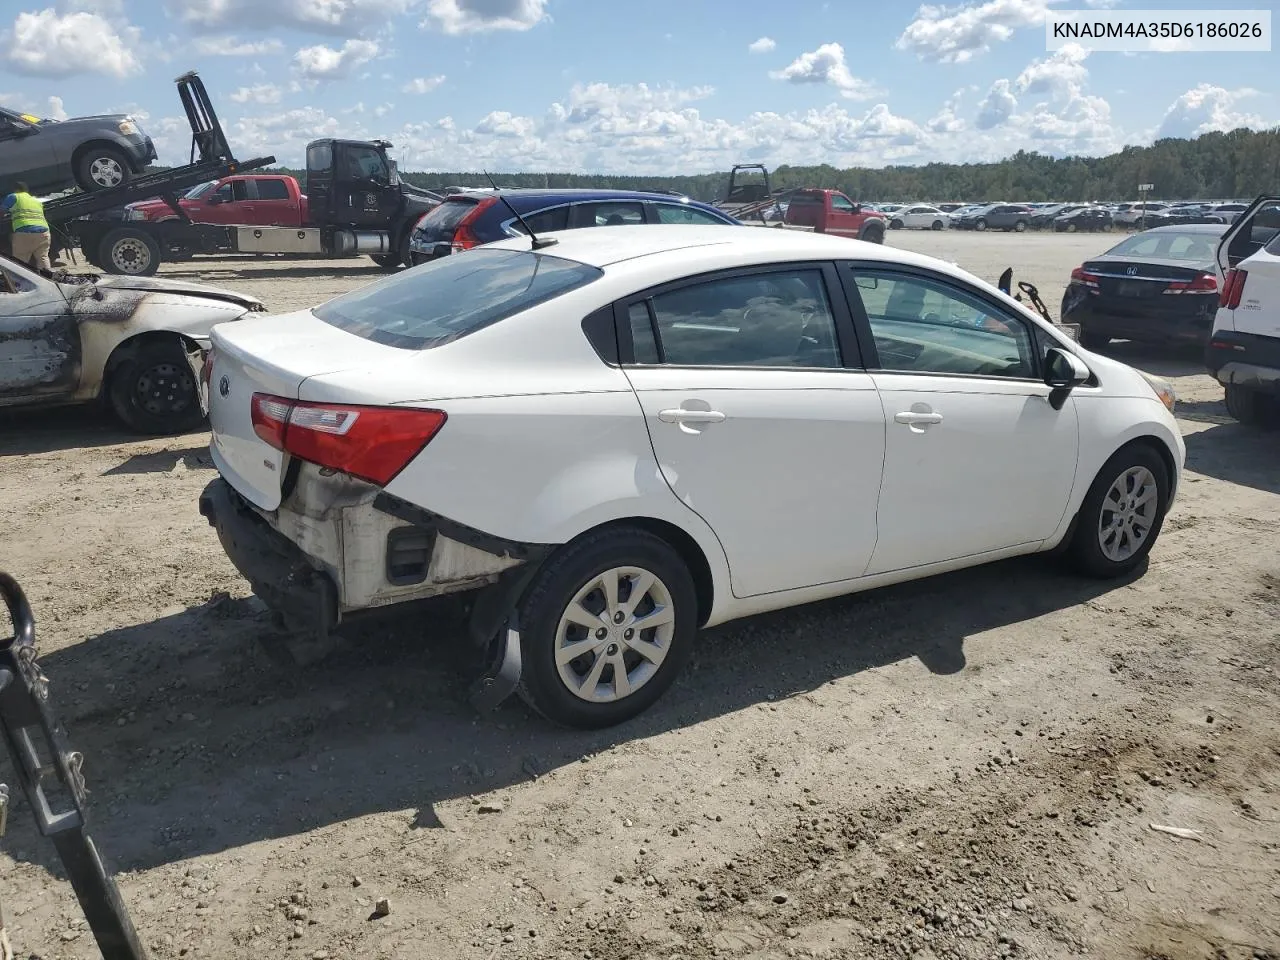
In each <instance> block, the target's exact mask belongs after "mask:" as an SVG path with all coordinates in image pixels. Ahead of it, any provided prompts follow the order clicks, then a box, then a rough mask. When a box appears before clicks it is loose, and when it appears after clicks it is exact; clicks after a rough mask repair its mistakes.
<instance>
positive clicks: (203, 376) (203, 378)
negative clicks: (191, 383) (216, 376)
mask: <svg viewBox="0 0 1280 960" xmlns="http://www.w3.org/2000/svg"><path fill="white" fill-rule="evenodd" d="M212 379H213V347H210V348H209V350H208V352H207V353H205V355H204V363H202V364H201V365H200V382H201V383H202V384H204V385H205V386H206V387H208V386H209V381H210V380H212Z"/></svg>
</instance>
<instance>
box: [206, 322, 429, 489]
mask: <svg viewBox="0 0 1280 960" xmlns="http://www.w3.org/2000/svg"><path fill="white" fill-rule="evenodd" d="M212 339H213V362H212V365H211V366H210V368H209V378H208V383H207V389H208V392H209V426H210V429H211V431H212V439H211V442H210V451H211V452H212V454H213V459H214V464H215V465H216V466H217V468H218V472H219V473H221V474H222V476H223V477H224V478H225V479H226V480H227V482H228V483H230V484H231V485H232V486H233V487H235V489H236V490H237V491H238V492H239V493H240V494H241V495H242V496H243V497H245V498H246V499H247V500H249V501H250V502H251V503H253V504H255V505H256V506H258V507H261V508H262V509H263V510H275V509H276V508H277V507H279V506H280V500H281V491H282V485H283V483H284V473H285V470H286V468H287V466H288V464H287V463H286V462H285V461H286V459H287V457H286V454H284V453H282V452H281V451H280V450H277V449H276V448H275V447H273V446H271V445H270V444H268V443H266V442H265V441H264V440H263V439H262V438H261V437H259V436H258V435H257V433H256V432H255V431H254V428H253V418H252V399H253V395H254V394H255V393H269V394H273V395H275V396H278V397H286V398H288V399H297V398H298V396H299V392H300V390H301V387H302V384H303V383H304V382H305V381H306V380H307V379H308V378H310V377H317V376H322V375H324V374H327V373H336V372H339V371H342V370H346V369H349V368H351V367H356V366H368V367H371V368H374V369H380V368H381V369H385V368H386V367H387V365H388V361H390V363H391V364H393V365H394V364H395V363H396V361H397V360H401V359H402V360H404V361H408V360H411V359H413V358H414V356H415V352H414V351H408V350H396V349H394V348H390V347H387V346H385V345H382V344H378V343H374V342H373V341H370V340H365V339H362V338H361V337H358V336H355V335H354V334H351V333H347V332H345V331H343V330H339V329H338V328H337V327H334V326H332V325H330V324H328V323H325V322H324V321H323V320H320V319H318V318H317V317H316V316H315V315H314V314H312V313H311V311H310V310H303V311H300V312H298V313H292V314H285V315H282V316H278V317H268V318H265V319H263V320H261V321H257V322H255V323H226V324H220V325H218V326H217V327H215V328H214V329H213V335H212Z"/></svg>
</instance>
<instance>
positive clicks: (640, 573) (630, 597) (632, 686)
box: [555, 567, 676, 703]
mask: <svg viewBox="0 0 1280 960" xmlns="http://www.w3.org/2000/svg"><path fill="white" fill-rule="evenodd" d="M675 624H676V618H675V609H674V608H673V607H672V604H671V591H670V590H668V589H667V586H666V584H664V583H663V582H662V581H661V580H659V579H658V578H657V577H656V576H655V575H654V574H652V573H650V572H649V571H648V570H644V569H642V568H640V567H613V568H611V569H609V570H606V571H604V572H603V573H601V574H599V575H597V576H595V577H592V578H591V579H590V580H588V581H587V582H586V583H585V584H583V586H582V587H581V589H579V590H578V592H577V593H576V594H574V596H573V599H572V600H570V601H569V605H568V607H566V608H565V611H564V613H563V614H562V615H561V616H560V623H559V625H558V626H557V627H556V646H555V656H556V670H557V672H558V673H559V674H560V681H561V682H562V683H563V684H564V685H565V687H566V688H568V690H569V692H570V693H572V694H573V695H574V696H576V697H578V698H579V699H582V700H586V701H587V702H589V703H613V702H615V701H617V700H622V699H624V698H626V697H629V696H631V695H632V694H633V693H635V692H636V691H637V690H639V689H640V688H641V687H643V686H644V685H645V684H646V683H648V682H649V681H650V680H652V679H653V678H654V676H655V675H656V674H657V672H658V668H659V667H661V666H662V662H663V661H664V660H665V659H666V658H667V653H668V652H669V651H670V650H671V641H672V638H673V637H674V636H675Z"/></svg>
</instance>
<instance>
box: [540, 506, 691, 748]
mask: <svg viewBox="0 0 1280 960" xmlns="http://www.w3.org/2000/svg"><path fill="white" fill-rule="evenodd" d="M696 620H697V597H696V595H695V593H694V588H693V582H692V579H691V578H690V576H689V570H688V568H687V567H686V566H685V564H684V561H683V560H681V558H680V555H679V554H678V553H676V552H675V550H673V549H672V548H671V547H670V546H669V545H668V544H667V543H666V542H664V541H663V540H661V539H659V538H658V537H655V536H653V535H652V534H650V533H647V532H645V531H642V530H634V529H612V530H604V531H601V532H599V533H596V534H590V535H588V536H586V537H584V538H583V539H581V540H579V541H577V542H575V543H572V544H569V545H568V546H567V547H564V548H562V549H561V550H560V551H559V552H558V553H557V554H556V555H555V556H553V557H552V559H551V560H549V561H548V562H547V565H546V567H544V569H543V570H542V571H541V572H540V573H539V574H538V576H537V578H536V579H535V580H534V582H533V584H532V586H531V587H530V589H529V592H528V594H527V595H526V597H525V599H524V601H523V602H522V603H521V605H520V640H521V659H522V661H523V676H522V677H521V681H520V694H521V696H522V697H523V698H524V699H525V700H526V702H528V703H529V704H530V706H532V707H533V708H534V709H535V710H537V711H538V712H539V713H541V714H542V715H543V716H545V717H547V718H548V719H550V720H553V721H555V722H557V723H562V724H565V725H568V726H572V727H582V728H599V727H608V726H612V725H614V724H616V723H621V722H623V721H624V720H629V719H631V718H632V717H634V716H636V715H637V714H639V713H641V712H642V711H644V710H645V709H646V708H648V707H649V706H650V705H651V704H652V703H653V702H654V701H655V700H657V699H658V698H659V697H660V696H661V695H662V694H663V692H664V691H665V690H666V689H667V687H669V686H670V685H671V683H672V681H673V680H674V679H675V677H676V674H677V673H678V672H679V670H680V667H681V666H682V665H683V663H684V662H685V660H686V659H687V658H688V656H689V652H690V649H691V648H692V645H693V636H694V633H695V631H696V629H697V627H696Z"/></svg>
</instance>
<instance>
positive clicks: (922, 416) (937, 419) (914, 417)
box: [893, 410, 942, 426]
mask: <svg viewBox="0 0 1280 960" xmlns="http://www.w3.org/2000/svg"><path fill="white" fill-rule="evenodd" d="M893 419H894V422H895V423H905V424H909V425H912V426H914V425H916V424H921V423H941V422H942V414H940V413H918V412H917V411H915V410H905V411H903V412H902V413H895V414H894V415H893Z"/></svg>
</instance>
